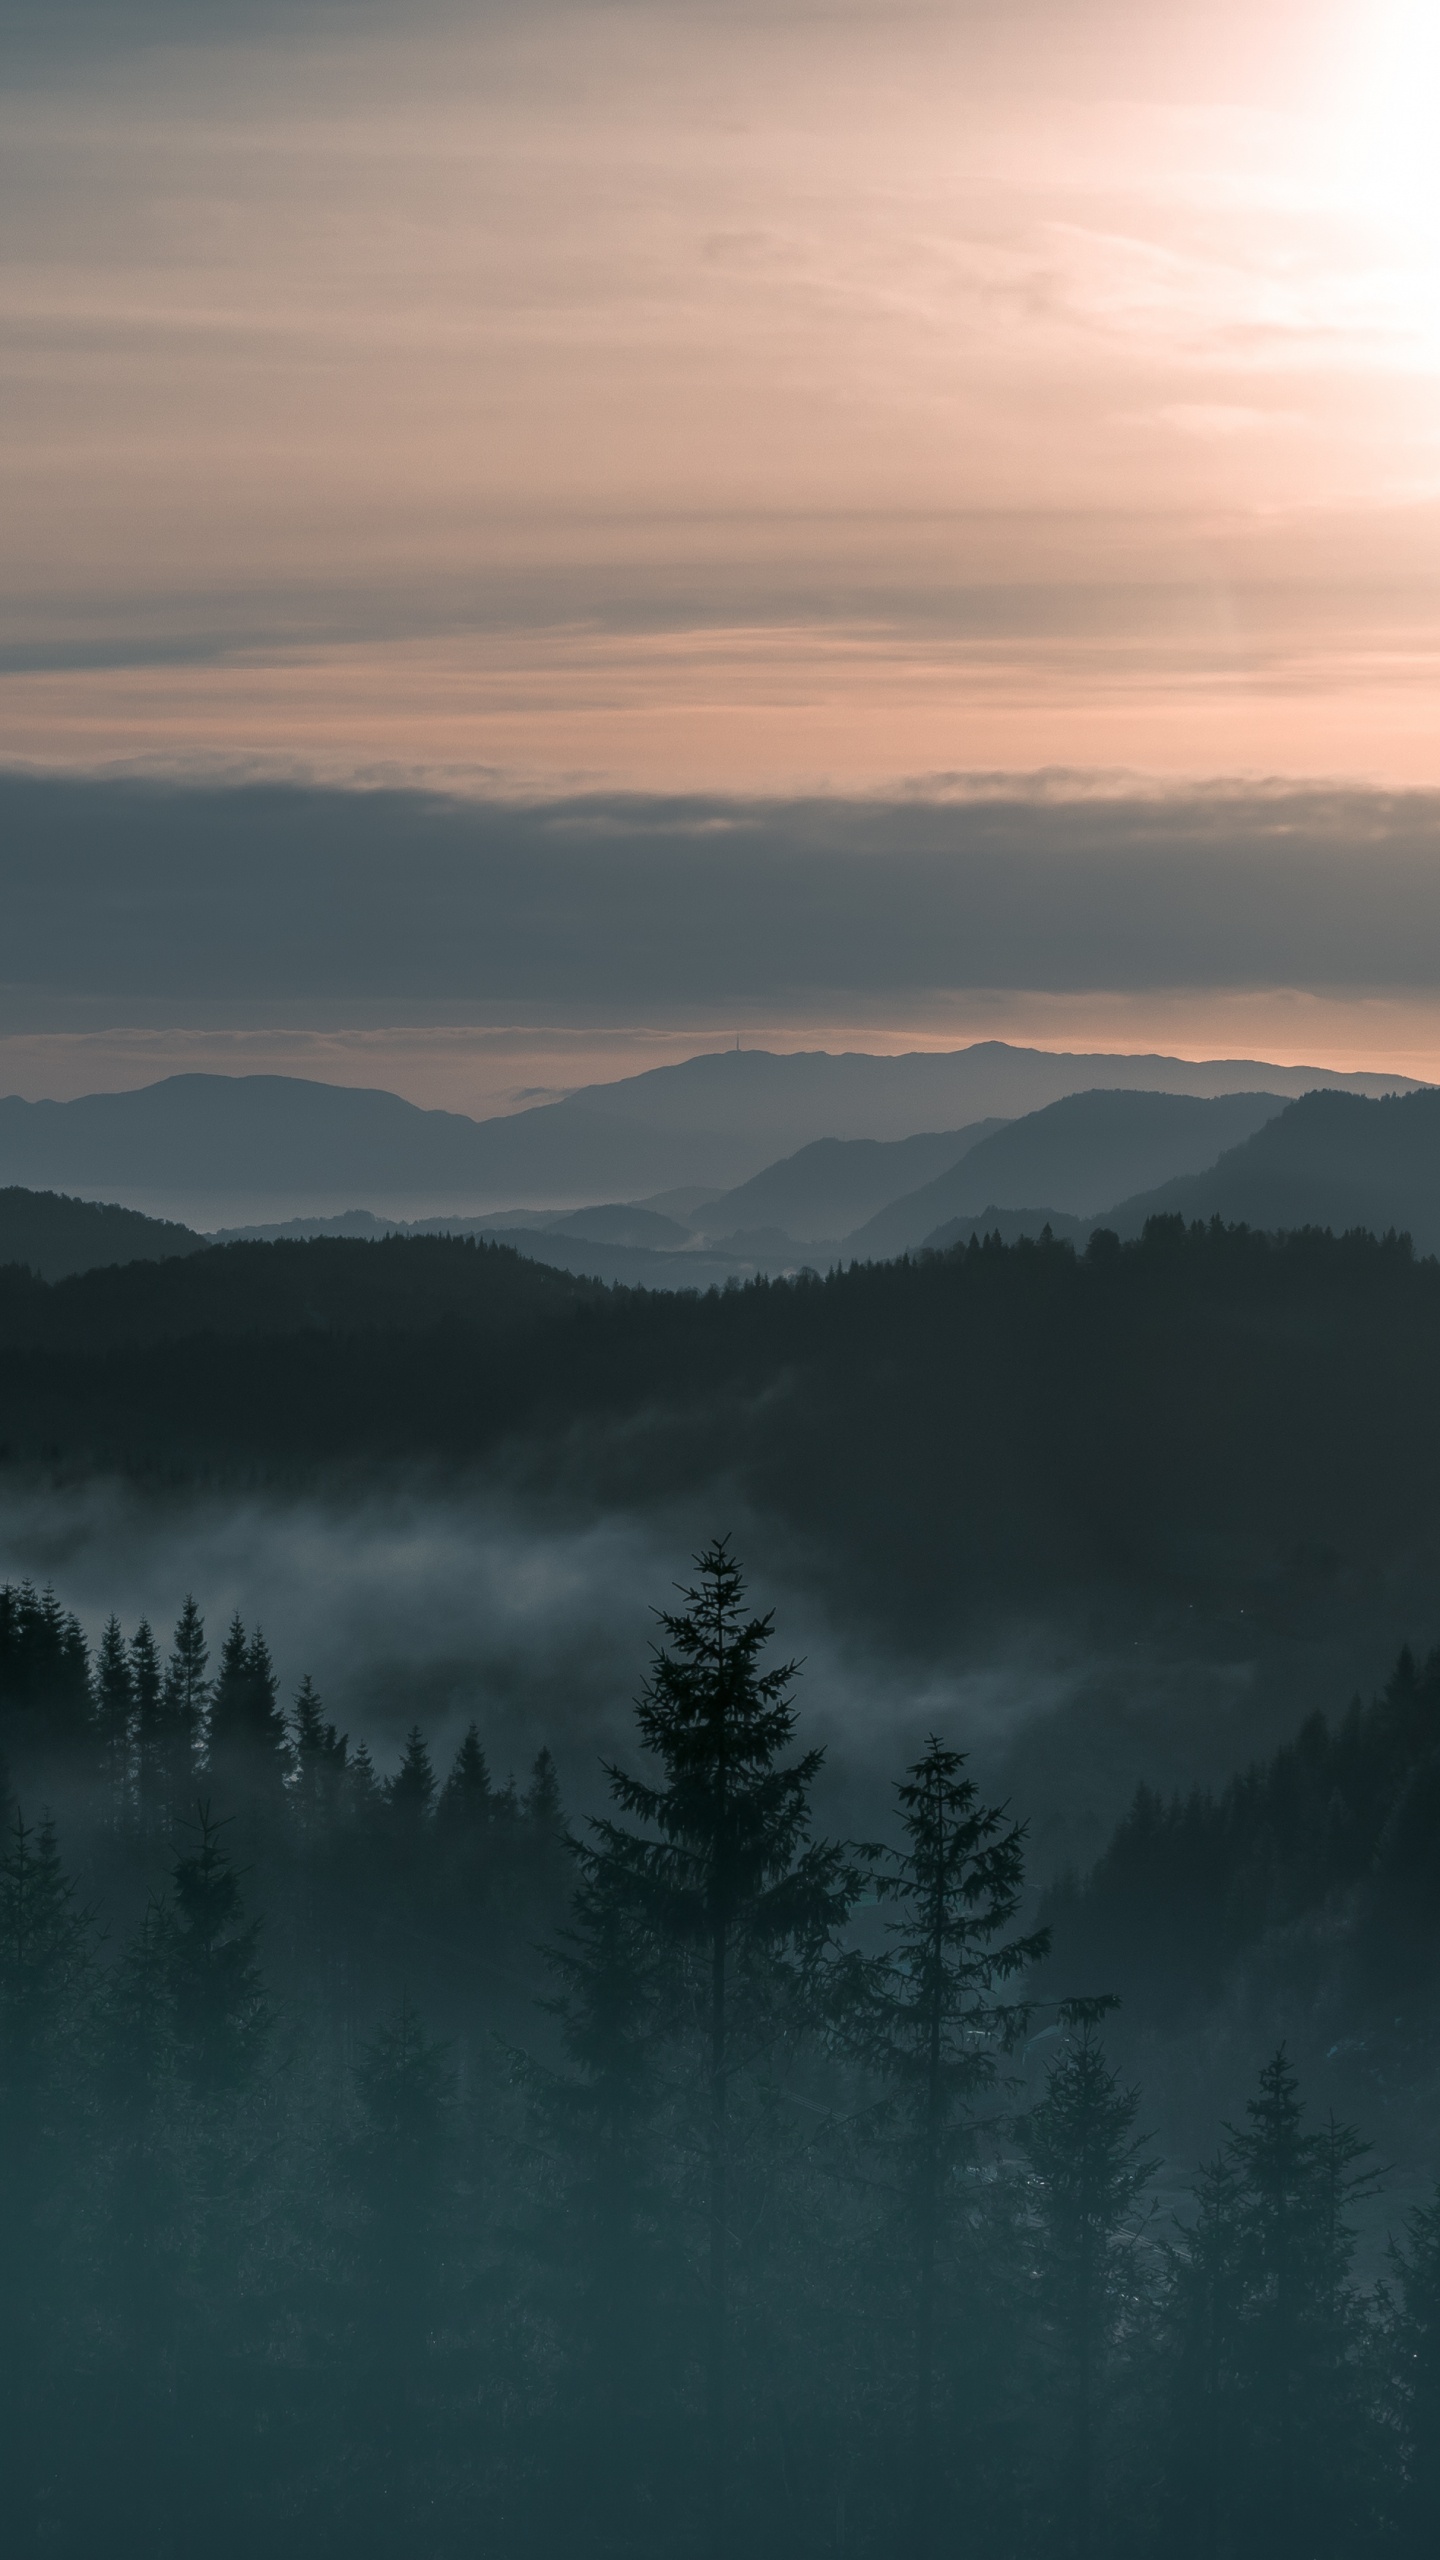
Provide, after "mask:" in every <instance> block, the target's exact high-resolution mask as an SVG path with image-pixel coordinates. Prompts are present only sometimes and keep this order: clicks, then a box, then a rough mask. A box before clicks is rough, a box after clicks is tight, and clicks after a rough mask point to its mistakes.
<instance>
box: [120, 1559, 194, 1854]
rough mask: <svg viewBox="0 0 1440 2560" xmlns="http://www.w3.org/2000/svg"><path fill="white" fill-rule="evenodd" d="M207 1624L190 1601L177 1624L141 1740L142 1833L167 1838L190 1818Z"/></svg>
mask: <svg viewBox="0 0 1440 2560" xmlns="http://www.w3.org/2000/svg"><path fill="white" fill-rule="evenodd" d="M208 1661H209V1648H208V1647H207V1645H206V1642H205V1621H204V1619H203V1618H202V1617H201V1615H200V1612H199V1610H198V1608H197V1607H196V1605H195V1602H194V1600H193V1599H192V1598H190V1597H188V1596H187V1598H186V1601H185V1605H184V1607H183V1609H182V1610H181V1612H180V1615H179V1618H178V1619H177V1620H176V1624H175V1633H174V1636H173V1638H172V1639H171V1645H170V1659H169V1661H168V1662H167V1663H166V1666H165V1678H164V1683H163V1685H162V1687H161V1691H160V1700H159V1705H158V1708H157V1710H156V1713H155V1718H154V1724H153V1728H152V1730H151V1732H150V1734H149V1736H148V1738H147V1737H145V1736H143V1735H142V1738H141V1749H140V1761H139V1774H138V1789H139V1794H140V1801H141V1814H142V1819H143V1821H144V1824H145V1828H146V1829H147V1831H149V1832H150V1833H151V1834H152V1835H153V1836H156V1837H165V1836H166V1835H168V1834H169V1833H170V1832H172V1831H173V1830H174V1828H175V1826H176V1824H177V1823H179V1822H181V1821H183V1820H184V1819H185V1818H186V1817H187V1815H188V1814H190V1813H192V1812H193V1810H194V1804H195V1786H196V1777H197V1772H198V1769H199V1764H200V1757H201V1753H202V1751H203V1749H204V1743H205V1725H206V1717H207V1714H208V1710H209V1701H210V1684H209V1681H208V1680H207V1679H206V1676H205V1672H206V1665H207V1663H208Z"/></svg>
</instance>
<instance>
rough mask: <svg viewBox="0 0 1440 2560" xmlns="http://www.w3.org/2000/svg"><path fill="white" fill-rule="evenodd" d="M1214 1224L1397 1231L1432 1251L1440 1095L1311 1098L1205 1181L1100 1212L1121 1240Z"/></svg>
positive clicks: (1439, 1191)
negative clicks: (1167, 1222) (1189, 1224)
mask: <svg viewBox="0 0 1440 2560" xmlns="http://www.w3.org/2000/svg"><path fill="white" fill-rule="evenodd" d="M1161 1216H1167V1217H1168V1216H1179V1217H1183V1218H1186V1219H1195V1218H1203V1219H1210V1218H1221V1219H1223V1220H1224V1221H1225V1222H1226V1224H1227V1225H1241V1224H1243V1225H1246V1226H1252V1227H1262V1228H1266V1229H1269V1230H1272V1231H1273V1230H1278V1229H1281V1228H1298V1227H1329V1228H1331V1229H1332V1230H1333V1231H1334V1233H1335V1234H1337V1235H1343V1234H1345V1233H1346V1232H1347V1230H1349V1229H1350V1228H1353V1227H1365V1228H1368V1229H1369V1230H1370V1232H1371V1233H1372V1234H1375V1235H1384V1234H1386V1233H1387V1232H1388V1231H1390V1230H1395V1231H1397V1232H1399V1233H1401V1234H1404V1235H1410V1236H1413V1237H1414V1240H1415V1243H1416V1246H1417V1248H1418V1249H1419V1250H1420V1251H1422V1252H1425V1253H1433V1252H1435V1251H1436V1250H1437V1249H1440V1092H1436V1091H1433V1090H1424V1091H1420V1092H1416V1093H1408V1094H1395V1095H1390V1096H1386V1097H1382V1098H1380V1099H1378V1100H1376V1101H1367V1100H1365V1099H1364V1098H1363V1097H1362V1096H1360V1095H1358V1094H1347V1093H1330V1092H1324V1093H1310V1094H1306V1095H1305V1096H1304V1098H1303V1099H1302V1100H1301V1101H1299V1102H1296V1103H1293V1104H1292V1105H1291V1107H1290V1108H1289V1110H1288V1111H1284V1112H1282V1113H1281V1114H1280V1115H1279V1116H1278V1117H1277V1118H1276V1119H1273V1120H1271V1121H1270V1122H1269V1123H1268V1124H1267V1126H1265V1127H1264V1128H1262V1129H1260V1130H1258V1131H1257V1132H1256V1134H1255V1135H1254V1136H1253V1137H1251V1138H1248V1139H1247V1140H1245V1142H1244V1143H1243V1144H1241V1145H1239V1146H1235V1147H1231V1148H1230V1149H1229V1150H1228V1151H1227V1152H1226V1154H1225V1155H1223V1156H1222V1157H1221V1158H1220V1159H1219V1160H1218V1162H1217V1163H1215V1164H1214V1165H1212V1166H1211V1167H1210V1168H1209V1170H1208V1171H1207V1172H1204V1173H1197V1174H1193V1175H1191V1176H1190V1177H1189V1178H1188V1179H1182V1180H1177V1181H1173V1182H1167V1183H1165V1184H1164V1185H1162V1186H1161V1187H1160V1188H1158V1189H1156V1190H1152V1191H1148V1192H1144V1193H1141V1194H1140V1195H1139V1196H1138V1197H1134V1198H1129V1199H1122V1200H1121V1201H1120V1202H1119V1203H1118V1205H1117V1206H1115V1207H1113V1208H1110V1209H1108V1210H1107V1211H1106V1212H1105V1222H1106V1224H1107V1225H1108V1226H1111V1227H1114V1228H1115V1229H1116V1231H1117V1233H1119V1234H1121V1235H1126V1236H1130V1235H1138V1234H1139V1233H1140V1231H1141V1229H1142V1228H1143V1226H1144V1224H1145V1221H1146V1220H1147V1218H1152V1217H1161Z"/></svg>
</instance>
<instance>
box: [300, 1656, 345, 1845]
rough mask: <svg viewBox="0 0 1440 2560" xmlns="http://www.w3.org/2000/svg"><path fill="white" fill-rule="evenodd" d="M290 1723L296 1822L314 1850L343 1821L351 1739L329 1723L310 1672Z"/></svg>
mask: <svg viewBox="0 0 1440 2560" xmlns="http://www.w3.org/2000/svg"><path fill="white" fill-rule="evenodd" d="M290 1720H291V1730H292V1741H291V1757H292V1760H293V1763H294V1769H295V1779H294V1804H295V1813H296V1819H297V1821H298V1823H299V1826H300V1832H301V1836H302V1838H303V1839H304V1840H305V1841H306V1842H307V1843H308V1844H309V1845H310V1846H311V1848H312V1849H313V1847H314V1846H315V1844H316V1843H317V1842H319V1841H321V1840H323V1839H325V1838H326V1837H327V1836H328V1835H329V1833H330V1832H331V1831H332V1830H333V1829H334V1826H335V1823H336V1821H337V1820H338V1818H339V1812H340V1806H341V1801H342V1798H343V1795H344V1790H345V1776H346V1770H347V1767H348V1765H349V1759H350V1742H349V1736H348V1735H347V1734H343V1733H340V1732H338V1731H337V1730H336V1727H335V1726H334V1725H333V1724H331V1723H329V1722H328V1721H327V1720H326V1716H325V1713H324V1709H323V1708H322V1706H321V1703H320V1699H319V1696H318V1694H317V1692H316V1688H315V1684H314V1682H313V1680H312V1679H311V1677H310V1674H309V1672H308V1671H307V1672H306V1674H305V1677H304V1679H303V1680H302V1681H301V1683H300V1686H299V1688H298V1689H297V1690H296V1692H295V1704H294V1706H293V1707H292V1709H291V1711H290Z"/></svg>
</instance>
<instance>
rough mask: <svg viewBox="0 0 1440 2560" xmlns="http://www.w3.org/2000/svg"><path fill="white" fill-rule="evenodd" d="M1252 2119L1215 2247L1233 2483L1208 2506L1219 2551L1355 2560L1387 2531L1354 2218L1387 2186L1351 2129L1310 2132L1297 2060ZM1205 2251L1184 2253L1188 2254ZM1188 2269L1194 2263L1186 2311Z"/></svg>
mask: <svg viewBox="0 0 1440 2560" xmlns="http://www.w3.org/2000/svg"><path fill="white" fill-rule="evenodd" d="M1246 2117H1247V2121H1246V2123H1245V2124H1244V2125H1243V2126H1240V2127H1238V2128H1237V2127H1235V2126H1229V2127H1227V2129H1226V2138H1225V2143H1224V2146H1223V2160H1224V2166H1225V2172H1226V2181H1225V2191H1224V2201H1225V2208H1226V2214H1227V2219H1228V2228H1227V2229H1226V2230H1225V2232H1224V2234H1223V2237H1222V2235H1221V2234H1219V2233H1218V2232H1214V2231H1212V2232H1211V2233H1210V2234H1209V2235H1207V2237H1208V2243H1209V2246H1210V2248H1211V2249H1212V2250H1215V2249H1217V2248H1221V2247H1223V2253H1224V2260H1225V2262H1226V2265H1227V2282H1228V2285H1229V2288H1230V2299H1231V2309H1230V2327H1229V2335H1228V2337H1227V2338H1226V2339H1225V2341H1224V2359H1225V2364H1226V2365H1227V2366H1228V2368H1229V2372H1230V2376H1231V2383H1230V2389H1229V2393H1228V2405H1227V2411H1226V2414H1227V2416H1228V2419H1229V2426H1228V2431H1227V2435H1226V2439H1225V2442H1224V2447H1223V2457H1224V2472H1223V2476H1222V2480H1221V2482H1220V2484H1219V2488H1220V2492H1221V2494H1219V2495H1216V2496H1215V2497H1214V2498H1213V2499H1211V2498H1207V2500H1206V2501H1205V2507H1206V2511H1207V2512H1213V2514H1214V2517H1215V2523H1216V2531H1217V2541H1216V2544H1215V2545H1214V2546H1213V2547H1214V2548H1216V2549H1219V2550H1222V2551H1223V2550H1226V2549H1227V2548H1232V2547H1233V2549H1234V2550H1235V2551H1236V2552H1237V2553H1249V2552H1251V2551H1253V2552H1255V2553H1256V2554H1259V2553H1260V2552H1262V2551H1266V2550H1271V2549H1273V2548H1275V2547H1276V2544H1277V2541H1278V2542H1279V2543H1281V2544H1282V2545H1283V2544H1284V2542H1285V2540H1286V2537H1291V2538H1292V2539H1293V2540H1294V2541H1295V2545H1296V2547H1297V2548H1300V2549H1304V2550H1305V2551H1306V2552H1307V2553H1313V2554H1315V2555H1317V2560H1319V2556H1320V2555H1330V2554H1333V2555H1335V2560H1340V2555H1342V2554H1346V2553H1348V2552H1349V2551H1351V2550H1353V2549H1355V2548H1357V2547H1358V2546H1359V2544H1360V2542H1361V2541H1363V2538H1364V2536H1365V2534H1366V2533H1367V2532H1369V2531H1372V2530H1373V2529H1374V2490H1375V2483H1374V2479H1373V2477H1372V2472H1371V2464H1370V2444H1371V2441H1372V2435H1371V2428H1370V2423H1369V2411H1368V2405H1367V2403H1368V2394H1369V2390H1370V2381H1371V2373H1372V2370H1373V2367H1372V2360H1371V2356H1370V2342H1369V2336H1368V2325H1369V2324H1368V2318H1367V2312H1366V2307H1365V2304H1364V2302H1363V2301H1362V2298H1361V2296H1360V2295H1359V2293H1358V2292H1357V2290H1356V2288H1355V2286H1354V2283H1353V2280H1352V2276H1351V2264H1352V2260H1353V2256H1354V2247H1355V2234H1354V2231H1353V2228H1352V2226H1351V2224H1350V2222H1349V2220H1348V2214H1349V2211H1350V2209H1351V2208H1352V2206H1353V2205H1354V2204H1355V2203H1356V2202H1358V2201H1359V2200H1360V2199H1361V2198H1362V2197H1364V2196H1367V2195H1369V2194H1371V2193H1372V2192H1373V2190H1374V2186H1375V2183H1376V2179H1375V2174H1374V2173H1373V2172H1371V2171H1368V2170H1366V2169H1365V2168H1364V2167H1362V2166H1361V2165H1360V2164H1361V2163H1362V2162H1363V2160H1364V2158H1365V2155H1366V2153H1367V2151H1368V2148H1369V2146H1368V2145H1367V2144H1365V2143H1363V2142H1362V2141H1361V2140H1360V2139H1359V2137H1358V2135H1357V2134H1356V2133H1355V2132H1354V2131H1353V2130H1352V2128H1351V2127H1350V2126H1348V2125H1343V2124H1338V2123H1336V2122H1335V2121H1334V2119H1333V2118H1332V2119H1331V2120H1329V2121H1328V2122H1327V2123H1326V2124H1324V2125H1323V2126H1321V2127H1320V2129H1319V2130H1318V2131H1314V2132H1312V2131H1310V2130H1309V2129H1308V2128H1307V2127H1306V2124H1305V2111H1304V2107H1303V2105H1302V2102H1301V2099H1300V2095H1299V2087H1298V2082H1297V2079H1296V2075H1295V2073H1294V2071H1293V2069H1292V2067H1291V2065H1290V2062H1289V2060H1288V2057H1287V2055H1286V2053H1285V2050H1284V2048H1283V2047H1282V2048H1281V2049H1280V2050H1279V2051H1278V2052H1277V2053H1275V2054H1274V2055H1273V2056H1272V2057H1271V2059H1270V2061H1269V2062H1268V2063H1267V2064H1266V2066H1265V2068H1264V2070H1263V2071H1262V2072H1261V2075H1260V2086H1259V2093H1258V2095H1257V2096H1256V2097H1254V2098H1252V2099H1250V2100H1249V2101H1248V2102H1247V2106H1246ZM1194 2246H1195V2244H1194V2242H1193V2240H1189V2239H1188V2238H1187V2240H1186V2241H1185V2242H1182V2252H1183V2253H1184V2255H1187V2256H1193V2251H1194ZM1188 2272H1189V2271H1188V2270H1187V2269H1186V2268H1185V2266H1184V2264H1183V2257H1182V2269H1181V2286H1180V2301H1181V2303H1182V2305H1183V2304H1184V2302H1185V2299H1186V2294H1187V2292H1189V2293H1191V2294H1192V2295H1193V2291H1194V2286H1193V2279H1192V2281H1191V2283H1190V2285H1189V2286H1187V2285H1186V2283H1185V2281H1184V2279H1185V2276H1186V2274H1187V2273H1188ZM1202 2547H1203V2546H1202ZM1207 2560H1208V2554H1207Z"/></svg>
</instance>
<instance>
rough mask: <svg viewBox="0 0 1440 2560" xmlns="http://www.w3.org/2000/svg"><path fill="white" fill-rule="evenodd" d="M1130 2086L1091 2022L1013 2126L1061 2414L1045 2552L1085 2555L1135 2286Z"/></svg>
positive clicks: (1137, 2158)
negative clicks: (1050, 2546)
mask: <svg viewBox="0 0 1440 2560" xmlns="http://www.w3.org/2000/svg"><path fill="white" fill-rule="evenodd" d="M1139 2110H1140V2096H1139V2092H1138V2090H1134V2089H1128V2090H1126V2089H1122V2088H1121V2087H1120V2084H1119V2079H1118V2076H1117V2074H1116V2073H1115V2072H1114V2071H1113V2070H1112V2069H1111V2068H1110V2066H1109V2064H1108V2062H1107V2061H1106V2058H1105V2051H1104V2047H1103V2045H1102V2044H1101V2042H1100V2041H1099V2038H1098V2036H1097V2035H1096V2033H1095V2026H1094V2021H1093V2018H1092V2017H1090V2016H1088V2015H1085V2016H1082V2020H1081V2024H1080V2033H1079V2036H1078V2038H1077V2039H1076V2040H1075V2041H1074V2042H1073V2043H1072V2044H1071V2046H1070V2048H1069V2051H1068V2052H1067V2053H1066V2054H1065V2055H1064V2056H1063V2058H1062V2059H1061V2060H1060V2061H1059V2062H1058V2063H1056V2064H1054V2065H1053V2066H1052V2068H1051V2070H1050V2072H1049V2074H1048V2076H1047V2081H1046V2088H1045V2095H1044V2097H1043V2098H1042V2099H1041V2100H1040V2103H1039V2105H1038V2106H1037V2107H1035V2108H1034V2109H1032V2111H1031V2113H1030V2114H1029V2115H1028V2116H1027V2117H1025V2118H1023V2119H1022V2121H1021V2123H1020V2125H1019V2127H1018V2128H1017V2130H1018V2134H1019V2140H1020V2145H1021V2148H1022V2150H1023V2151H1024V2153H1025V2155H1026V2157H1027V2158H1028V2160H1029V2162H1030V2166H1031V2170H1032V2173H1033V2184H1032V2188H1031V2211H1032V2215H1033V2219H1034V2224H1035V2233H1036V2241H1037V2250H1036V2261H1037V2276H1038V2280H1039V2293H1040V2306H1041V2311H1042V2317H1043V2319H1044V2321H1045V2324H1046V2328H1047V2331H1048V2337H1049V2344H1050V2349H1051V2365H1052V2370H1053V2374H1054V2380H1055V2384H1056V2386H1057V2389H1058V2393H1059V2398H1060V2402H1061V2407H1062V2410H1063V2413H1064V2417H1063V2430H1062V2434H1063V2441H1062V2446H1061V2462H1060V2469H1059V2478H1058V2482H1057V2486H1058V2490H1059V2508H1058V2513H1059V2518H1060V2533H1059V2537H1058V2541H1057V2546H1056V2547H1057V2548H1059V2549H1064V2550H1067V2551H1068V2552H1070V2553H1071V2554H1073V2555H1074V2560H1090V2555H1091V2553H1092V2551H1093V2550H1094V2548H1095V2537H1096V2530H1097V2522H1098V2518H1099V2513H1100V2508H1101V2505H1102V2504H1103V2501H1102V2498H1101V2485H1102V2484H1101V2479H1100V2458H1101V2449H1102V2436H1103V2421H1104V2411H1105V2402H1106V2388H1107V2382H1108V2379H1109V2370H1110V2367H1111V2364H1112V2361H1113V2358H1114V2355H1115V2350H1116V2346H1117V2342H1118V2340H1119V2337H1120V2335H1121V2332H1122V2329H1123V2326H1124V2323H1125V2320H1126V2317H1127V2314H1128V2313H1130V2312H1132V2311H1133V2309H1134V2307H1135V2305H1136V2302H1137V2300H1138V2298H1139V2295H1140V2291H1141V2287H1140V2285H1139V2283H1138V2281H1137V2275H1136V2260H1135V2248H1134V2242H1135V2236H1136V2230H1137V2222H1138V2206H1139V2199H1140V2197H1141V2195H1142V2193H1143V2191H1144V2188H1145V2186H1146V2185H1147V2183H1148V2182H1149V2180H1150V2179H1151V2177H1153V2175H1154V2172H1155V2170H1156V2168H1157V2167H1158V2165H1159V2164H1158V2162H1157V2161H1156V2160H1155V2159H1154V2158H1153V2157H1151V2156H1149V2155H1148V2152H1147V2146H1146V2143H1145V2141H1144V2139H1143V2138H1139V2137H1137V2136H1136V2134H1135V2129H1134V2128H1135V2119H1136V2117H1137V2115H1138V2114H1139Z"/></svg>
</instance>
